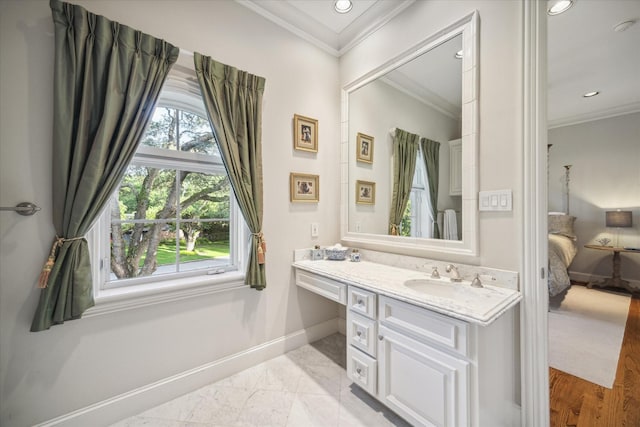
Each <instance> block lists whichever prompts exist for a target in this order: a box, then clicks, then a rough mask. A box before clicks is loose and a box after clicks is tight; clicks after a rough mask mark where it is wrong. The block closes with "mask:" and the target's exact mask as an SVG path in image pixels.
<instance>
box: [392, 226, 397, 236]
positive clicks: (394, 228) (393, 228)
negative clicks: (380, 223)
mask: <svg viewBox="0 0 640 427" xmlns="http://www.w3.org/2000/svg"><path fill="white" fill-rule="evenodd" d="M398 228H399V227H398V224H391V235H392V236H397V235H398Z"/></svg>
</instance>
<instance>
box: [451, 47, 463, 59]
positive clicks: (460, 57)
mask: <svg viewBox="0 0 640 427" xmlns="http://www.w3.org/2000/svg"><path fill="white" fill-rule="evenodd" d="M453 56H455V57H456V59H462V49H460V50H459V51H457V52H456V54H455V55H453Z"/></svg>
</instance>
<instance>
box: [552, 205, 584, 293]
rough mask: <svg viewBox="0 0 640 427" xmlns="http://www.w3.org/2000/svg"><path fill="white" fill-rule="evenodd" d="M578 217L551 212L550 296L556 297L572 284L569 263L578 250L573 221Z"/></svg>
mask: <svg viewBox="0 0 640 427" xmlns="http://www.w3.org/2000/svg"><path fill="white" fill-rule="evenodd" d="M575 219H576V217H574V216H571V215H565V214H564V213H549V222H548V224H549V279H548V285H549V296H550V297H554V296H556V295H559V294H561V293H562V292H564V291H566V290H567V289H568V288H569V286H571V280H570V279H569V270H568V269H569V265H571V262H572V261H573V258H574V257H575V256H576V253H577V252H578V248H577V246H576V239H577V238H576V235H575V233H574V231H573V223H574V221H575Z"/></svg>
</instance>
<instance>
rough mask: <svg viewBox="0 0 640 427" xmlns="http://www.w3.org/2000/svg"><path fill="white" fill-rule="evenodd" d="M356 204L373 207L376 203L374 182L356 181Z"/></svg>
mask: <svg viewBox="0 0 640 427" xmlns="http://www.w3.org/2000/svg"><path fill="white" fill-rule="evenodd" d="M356 203H357V204H359V205H374V204H375V203H376V183H375V182H371V181H360V180H358V181H356Z"/></svg>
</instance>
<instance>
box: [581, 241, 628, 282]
mask: <svg viewBox="0 0 640 427" xmlns="http://www.w3.org/2000/svg"><path fill="white" fill-rule="evenodd" d="M584 247H585V248H589V249H597V250H599V251H609V252H613V271H612V273H611V277H609V278H606V279H603V280H597V281H595V282H589V283H588V284H587V287H588V288H592V287H594V286H597V287H599V288H604V287H607V286H610V287H613V288H623V289H626V290H628V291H629V292H638V291H640V289H635V288H632V287H631V286H629V282H628V281H627V280H623V279H622V277H620V263H621V258H620V252H627V253H636V254H637V253H640V252H638V251H633V250H627V249H625V248H617V247H614V246H601V245H584Z"/></svg>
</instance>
